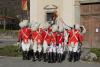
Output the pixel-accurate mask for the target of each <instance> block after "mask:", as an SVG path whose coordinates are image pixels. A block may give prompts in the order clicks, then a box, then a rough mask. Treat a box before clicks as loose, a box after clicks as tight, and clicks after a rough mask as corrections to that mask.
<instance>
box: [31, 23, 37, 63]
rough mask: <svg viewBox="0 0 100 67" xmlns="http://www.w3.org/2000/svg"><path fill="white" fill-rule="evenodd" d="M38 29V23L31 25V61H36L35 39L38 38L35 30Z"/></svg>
mask: <svg viewBox="0 0 100 67" xmlns="http://www.w3.org/2000/svg"><path fill="white" fill-rule="evenodd" d="M38 27H39V24H38V23H34V24H32V25H31V29H32V32H31V33H32V37H31V48H32V49H33V59H32V61H35V60H36V52H37V41H36V38H37V36H38V32H37V29H38Z"/></svg>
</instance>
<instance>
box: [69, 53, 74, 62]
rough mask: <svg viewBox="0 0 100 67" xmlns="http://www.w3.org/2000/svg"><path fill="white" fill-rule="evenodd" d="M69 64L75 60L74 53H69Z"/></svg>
mask: <svg viewBox="0 0 100 67" xmlns="http://www.w3.org/2000/svg"><path fill="white" fill-rule="evenodd" d="M68 60H69V62H72V60H73V52H71V51H70V52H69V58H68Z"/></svg>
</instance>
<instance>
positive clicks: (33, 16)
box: [30, 0, 38, 23]
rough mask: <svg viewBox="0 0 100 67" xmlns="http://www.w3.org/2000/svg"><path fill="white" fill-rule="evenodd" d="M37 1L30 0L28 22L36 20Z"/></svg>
mask: <svg viewBox="0 0 100 67" xmlns="http://www.w3.org/2000/svg"><path fill="white" fill-rule="evenodd" d="M37 3H38V2H37V0H30V22H32V23H33V22H36V21H37V20H38V18H37V16H38V15H37V14H38V12H37V11H38V8H37V6H38V5H37Z"/></svg>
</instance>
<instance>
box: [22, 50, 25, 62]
mask: <svg viewBox="0 0 100 67" xmlns="http://www.w3.org/2000/svg"><path fill="white" fill-rule="evenodd" d="M22 56H23V60H26V58H25V51H22Z"/></svg>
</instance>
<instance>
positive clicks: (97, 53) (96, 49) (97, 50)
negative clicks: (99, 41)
mask: <svg viewBox="0 0 100 67" xmlns="http://www.w3.org/2000/svg"><path fill="white" fill-rule="evenodd" d="M90 51H91V52H93V53H95V54H96V55H97V57H98V59H97V61H99V62H100V48H91V49H90Z"/></svg>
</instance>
